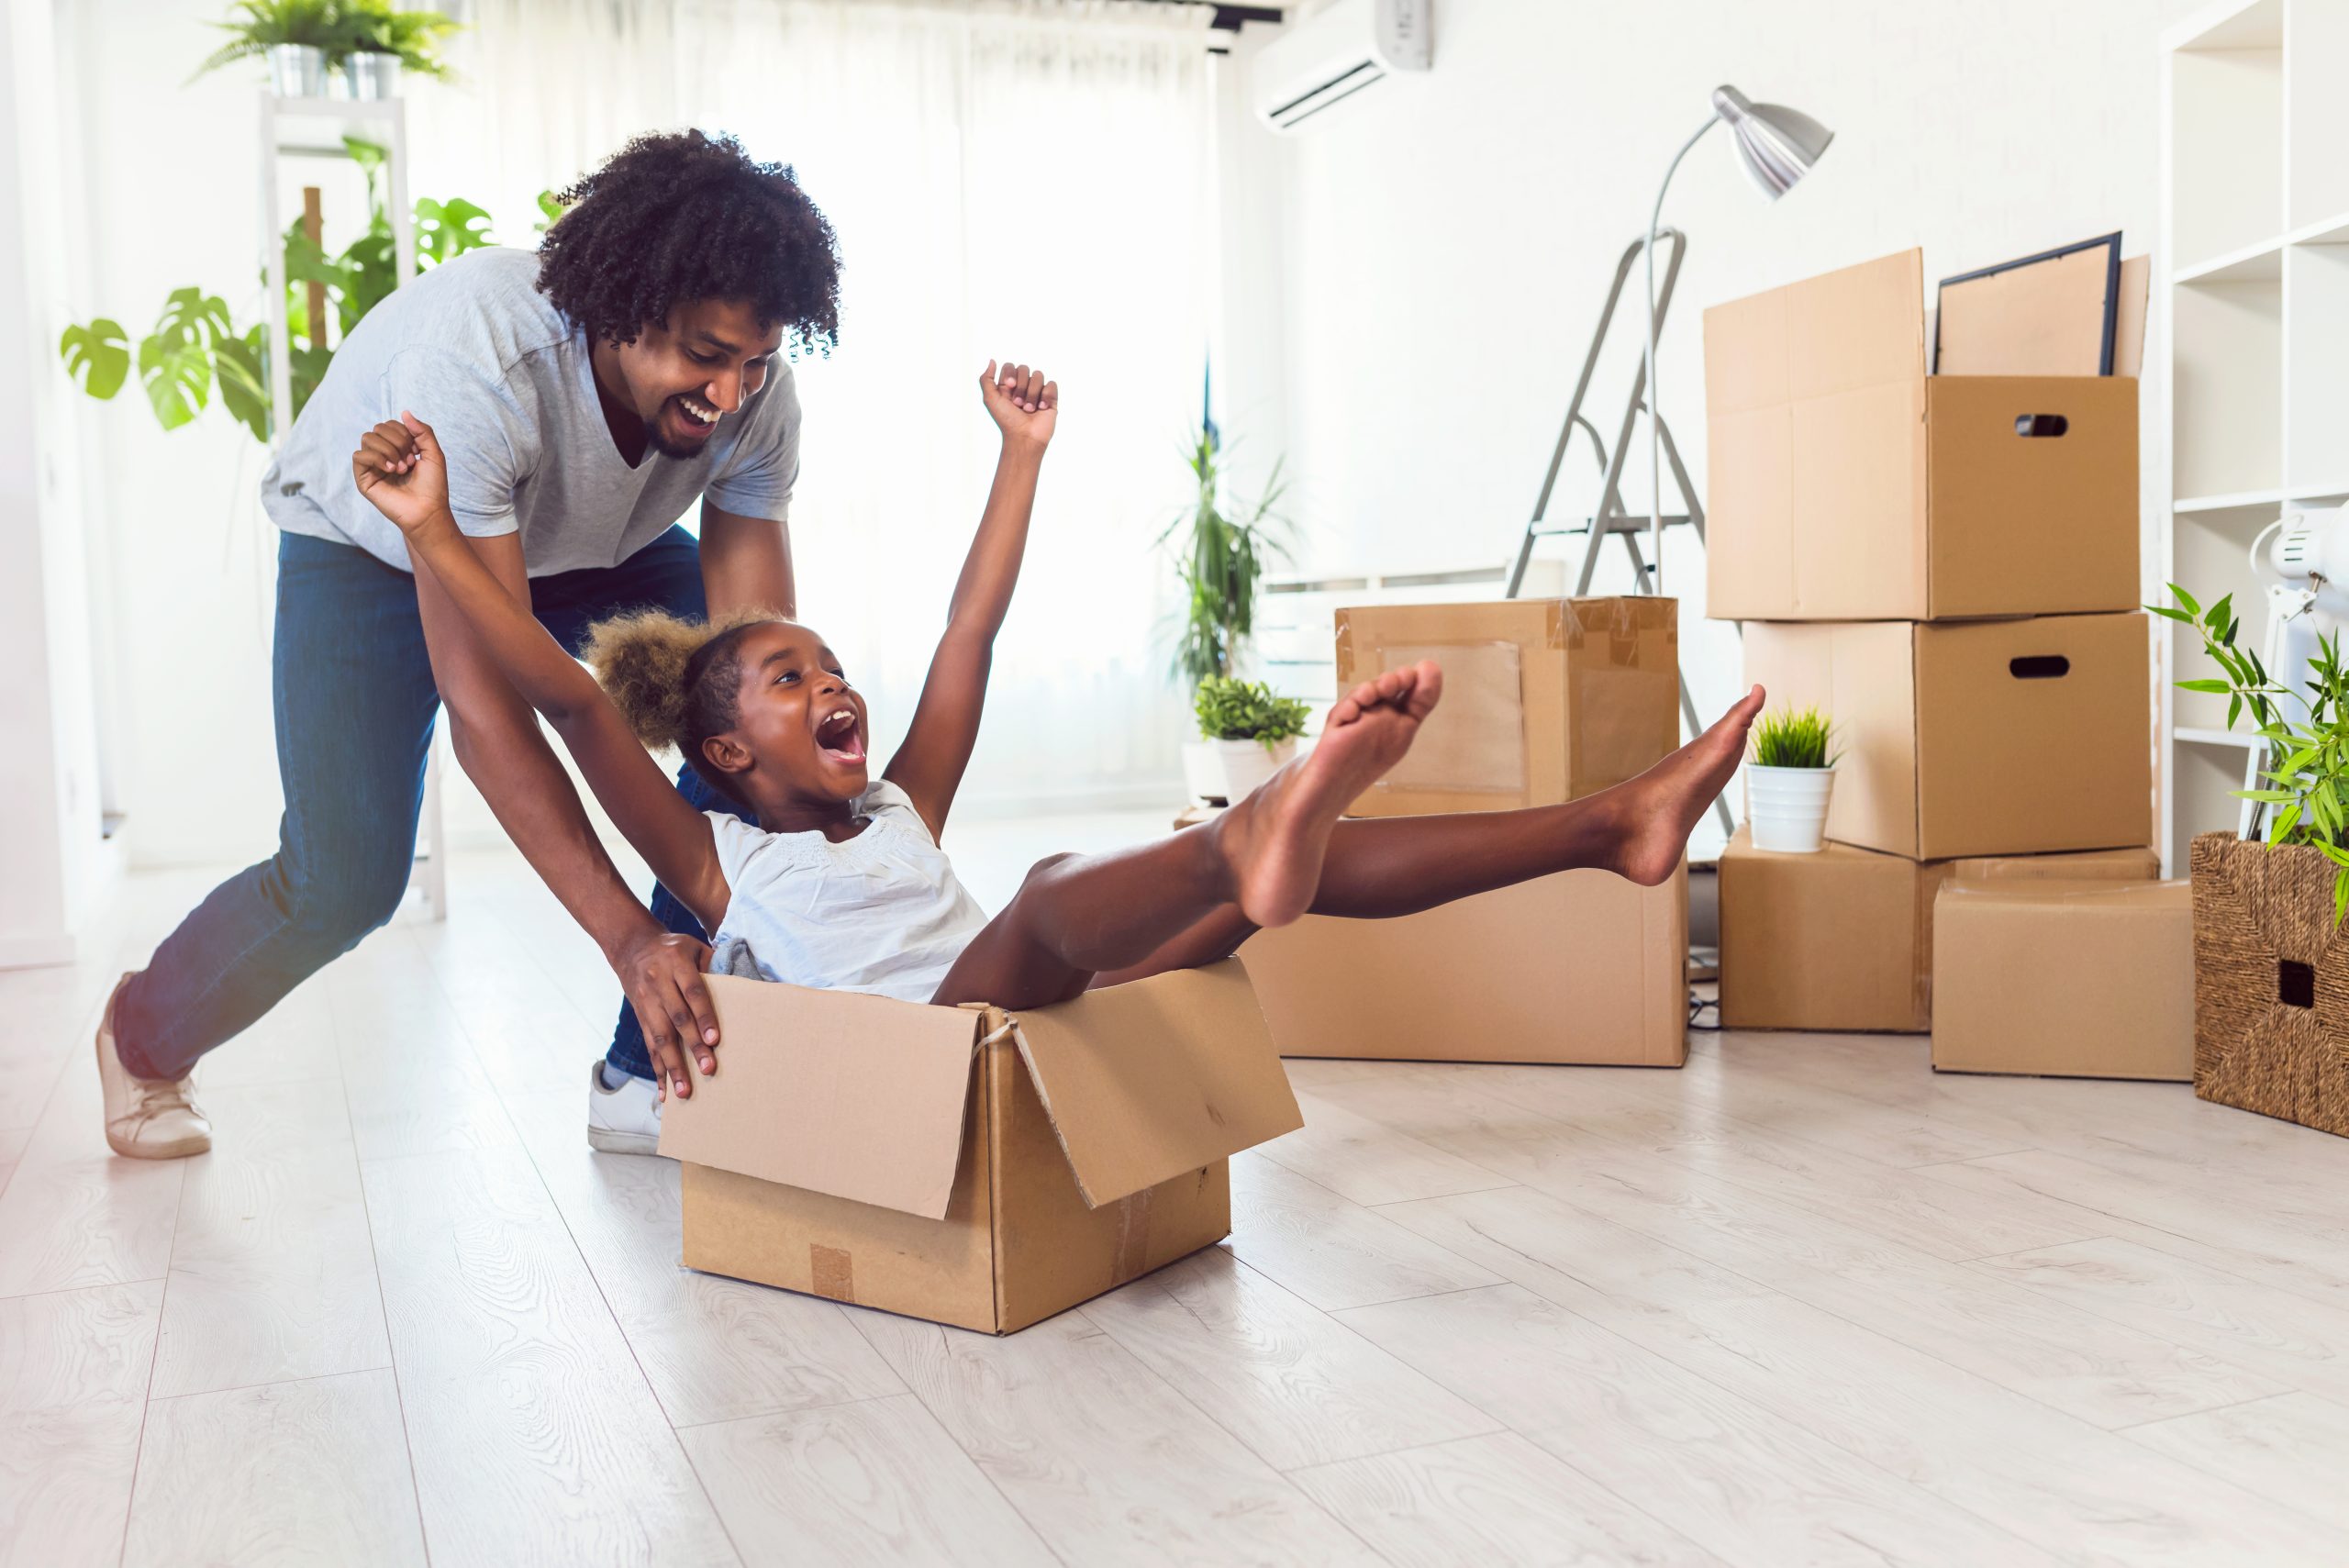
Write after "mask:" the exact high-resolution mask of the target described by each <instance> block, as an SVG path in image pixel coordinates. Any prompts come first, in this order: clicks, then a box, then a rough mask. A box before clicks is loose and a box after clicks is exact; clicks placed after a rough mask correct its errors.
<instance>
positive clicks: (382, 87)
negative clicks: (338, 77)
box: [342, 50, 400, 103]
mask: <svg viewBox="0 0 2349 1568" xmlns="http://www.w3.org/2000/svg"><path fill="white" fill-rule="evenodd" d="M342 75H343V80H344V82H345V83H348V84H349V85H350V88H351V96H352V97H353V98H356V99H358V100H359V101H360V102H361V103H377V102H380V101H382V100H383V99H385V98H396V97H398V96H399V95H400V57H399V56H398V55H396V54H378V53H375V52H374V51H373V50H368V51H365V52H362V53H359V54H354V55H352V56H351V57H350V58H349V59H347V60H345V61H343V62H342Z"/></svg>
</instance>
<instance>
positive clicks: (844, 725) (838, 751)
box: [816, 707, 864, 768]
mask: <svg viewBox="0 0 2349 1568" xmlns="http://www.w3.org/2000/svg"><path fill="white" fill-rule="evenodd" d="M816 744H817V746H818V748H819V749H820V750H821V751H823V753H824V756H825V757H826V758H827V759H828V760H829V761H831V762H837V763H839V764H840V765H841V766H842V767H844V768H846V767H859V766H862V765H863V762H864V733H863V726H861V725H859V724H858V723H857V721H856V710H855V709H854V708H848V707H844V708H840V709H838V710H836V711H834V712H833V713H831V714H830V715H829V716H828V717H826V718H825V719H824V721H823V722H822V723H821V724H818V726H816Z"/></svg>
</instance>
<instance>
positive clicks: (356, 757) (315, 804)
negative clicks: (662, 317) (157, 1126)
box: [115, 528, 743, 1078]
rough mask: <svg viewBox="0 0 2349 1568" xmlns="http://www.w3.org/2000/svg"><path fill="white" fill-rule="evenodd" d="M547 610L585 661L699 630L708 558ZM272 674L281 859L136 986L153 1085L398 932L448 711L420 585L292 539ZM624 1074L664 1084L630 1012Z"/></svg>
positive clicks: (331, 545) (573, 594)
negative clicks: (343, 960)
mask: <svg viewBox="0 0 2349 1568" xmlns="http://www.w3.org/2000/svg"><path fill="white" fill-rule="evenodd" d="M530 607H531V609H532V610H533V611H534V612H535V613H536V614H537V616H538V617H539V622H540V625H542V626H544V627H545V628H547V630H548V631H549V632H551V633H552V634H553V635H554V637H555V639H556V640H558V641H560V642H561V643H562V645H563V646H564V647H566V648H569V649H572V650H573V651H576V650H577V649H578V648H579V646H580V644H581V643H582V642H583V641H584V639H585V637H586V633H587V628H588V627H589V626H591V625H592V624H594V623H595V622H596V621H599V620H602V619H603V618H605V617H607V616H611V615H616V614H618V613H619V612H621V611H624V610H630V609H645V608H651V607H658V608H661V609H665V610H668V611H669V612H670V613H672V614H674V615H679V616H691V617H699V616H700V615H701V614H702V613H703V607H704V600H703V597H702V582H701V548H700V546H699V545H698V544H697V543H696V541H695V539H694V537H693V536H692V535H691V534H689V533H687V532H686V531H685V529H683V528H671V529H670V530H669V531H668V532H667V533H665V534H662V536H661V537H660V538H659V539H654V540H653V541H652V542H651V544H649V545H646V546H645V547H644V548H643V549H642V550H638V551H637V552H636V553H635V554H634V555H631V556H629V558H628V559H627V560H626V561H623V562H620V563H619V564H618V566H613V567H607V568H599V569H594V570H589V571H583V572H564V573H556V574H555V575H553V576H550V577H539V578H534V579H533V580H532V581H531V583H530ZM271 673H272V684H273V688H274V693H275V708H276V718H277V768H278V777H279V780H280V782H281V784H283V786H284V795H285V813H284V817H281V818H280V820H279V824H278V843H277V853H275V854H274V855H273V856H271V857H270V858H269V859H268V860H265V861H262V862H260V863H259V864H258V865H251V866H248V867H246V868H245V869H244V870H243V871H241V872H239V873H237V874H236V875H235V876H232V877H230V878H229V879H228V881H226V882H224V883H222V884H220V885H219V886H217V887H216V888H214V889H213V890H212V892H211V894H210V895H208V896H207V897H206V899H205V900H204V902H203V903H201V904H199V905H197V906H196V907H195V911H194V912H193V913H191V914H190V915H189V916H188V917H187V918H186V919H184V920H183V921H181V922H180V925H179V929H177V930H175V931H173V933H172V934H171V935H170V936H169V937H166V938H165V939H164V940H163V943H162V945H161V947H159V948H157V949H156V950H155V956H154V957H153V958H152V959H151V960H150V961H149V962H148V965H147V967H146V968H145V969H144V970H142V971H141V972H139V973H138V974H137V975H135V976H133V977H132V979H131V981H130V984H128V985H127V986H125V987H124V988H123V992H122V996H121V999H120V1001H119V1002H118V1003H117V1006H116V1011H115V1024H116V1039H117V1043H118V1047H119V1049H120V1051H121V1053H122V1061H123V1065H124V1066H125V1067H128V1069H129V1070H130V1071H131V1072H132V1073H137V1074H138V1075H139V1076H140V1077H142V1078H177V1077H180V1076H182V1075H183V1074H184V1073H186V1072H187V1070H188V1069H189V1068H191V1067H193V1066H195V1062H196V1059H197V1058H198V1057H201V1056H202V1055H204V1053H205V1052H206V1051H210V1050H212V1049H213V1048H214V1047H215V1046H217V1045H219V1044H221V1043H222V1042H223V1041H225V1040H229V1039H231V1038H232V1037H234V1036H235V1035H237V1034H238V1033H239V1032H241V1031H242V1030H243V1029H245V1028H246V1027H247V1026H249V1025H250V1024H251V1023H252V1022H253V1021H254V1020H255V1019H257V1018H260V1017H261V1016H262V1014H263V1013H266V1012H267V1011H269V1009H270V1008H272V1007H273V1006H276V1005H277V1002H278V1000H279V998H281V997H283V996H284V995H285V994H286V993H287V992H289V991H291V990H293V989H294V987H295V986H296V985H299V984H301V983H302V982H303V981H304V980H306V979H307V978H309V976H310V975H312V974H313V973H317V971H318V970H319V969H322V968H324V967H325V966H326V965H327V964H328V962H331V961H332V960H334V959H335V958H338V957H340V955H341V954H343V953H346V952H348V951H351V949H352V948H353V947H355V946H357V945H358V943H359V940H360V939H361V938H362V937H364V936H365V935H366V934H367V933H368V932H370V931H372V930H373V929H375V928H376V927H378V926H381V925H382V924H384V922H385V921H386V920H389V919H390V918H391V917H392V915H393V913H394V912H395V910H397V909H398V907H399V904H400V899H401V897H402V895H404V894H405V893H406V889H407V881H408V868H409V865H410V863H411V862H413V861H414V859H415V856H416V823H417V813H418V811H419V810H420V809H421V808H422V806H423V802H424V762H425V757H426V754H427V752H428V750H429V747H430V746H431V743H432V729H433V725H434V723H435V722H436V720H437V718H438V716H439V713H440V692H439V690H438V689H437V688H436V687H435V686H434V685H433V684H432V666H431V662H430V661H429V659H428V658H427V657H426V654H425V648H424V627H423V623H422V621H421V620H420V619H419V617H418V616H417V608H416V580H415V579H414V578H412V577H410V576H409V575H408V574H407V573H405V572H401V571H399V570H397V569H395V568H394V567H390V566H386V565H384V563H383V562H380V561H378V560H376V559H375V558H374V557H373V556H372V555H370V554H368V553H367V552H366V551H365V550H361V549H359V548H358V547H356V546H355V545H348V544H339V543H335V542H332V541H330V540H327V539H312V538H309V537H308V536H306V535H304V534H283V535H281V536H280V537H279V541H278V550H277V630H276V643H275V648H274V651H273V655H272V671H271ZM677 787H678V789H679V790H680V791H682V792H683V793H684V795H685V798H686V799H687V800H690V801H691V802H693V804H694V805H695V806H698V807H701V808H703V809H705V810H736V811H737V815H743V814H742V813H740V811H739V810H738V809H737V808H736V807H734V806H733V805H732V803H731V802H729V801H727V800H726V799H724V798H723V797H721V796H719V795H715V794H712V793H710V792H709V791H707V789H705V788H704V787H703V785H702V783H701V781H700V780H699V779H698V778H696V777H695V776H694V774H693V773H692V771H691V770H690V769H685V770H682V771H680V773H679V774H678V779H677ZM652 913H653V916H654V917H655V918H657V919H658V920H660V922H661V923H662V925H664V926H666V927H667V928H668V929H670V930H673V931H679V932H683V933H685V934H686V935H688V936H696V937H698V936H702V935H704V933H703V931H702V929H701V924H700V922H699V921H697V920H696V919H695V918H694V917H693V915H692V913H691V912H690V911H688V910H687V909H686V908H685V906H684V905H682V904H680V903H678V902H677V901H676V899H675V898H674V897H672V896H671V895H670V894H669V890H668V889H667V888H665V887H655V888H654V889H653V894H652ZM607 1061H609V1062H611V1063H612V1065H613V1066H614V1067H616V1068H618V1069H620V1070H622V1071H624V1072H628V1073H634V1074H635V1075H636V1076H638V1077H640V1078H650V1077H651V1076H652V1064H651V1061H650V1060H649V1059H648V1058H647V1056H646V1054H645V1050H644V1036H643V1034H642V1032H641V1031H640V1029H638V1027H637V1022H636V1015H635V1013H634V1012H633V1011H632V1010H630V1009H629V1006H628V1005H627V1004H626V1003H625V1002H623V1003H622V1004H621V1006H620V1017H619V1024H618V1029H616V1030H615V1031H614V1034H613V1037H612V1044H611V1049H610V1051H609V1052H608V1053H607Z"/></svg>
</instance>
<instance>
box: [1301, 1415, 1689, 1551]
mask: <svg viewBox="0 0 2349 1568" xmlns="http://www.w3.org/2000/svg"><path fill="white" fill-rule="evenodd" d="M1290 1479H1292V1480H1294V1481H1295V1482H1296V1483H1297V1485H1300V1486H1302V1487H1304V1488H1305V1490H1306V1491H1307V1492H1308V1493H1309V1494H1310V1495H1311V1496H1313V1497H1315V1498H1316V1499H1318V1500H1319V1502H1320V1504H1321V1506H1322V1507H1325V1508H1327V1509H1329V1510H1330V1512H1331V1513H1332V1514H1335V1515H1336V1516H1338V1517H1339V1518H1342V1519H1351V1520H1353V1522H1354V1524H1355V1526H1356V1527H1357V1528H1358V1529H1361V1530H1362V1531H1363V1533H1364V1534H1365V1535H1367V1536H1368V1537H1369V1538H1370V1539H1371V1540H1375V1541H1376V1542H1377V1543H1378V1550H1379V1553H1380V1555H1382V1556H1384V1557H1385V1558H1386V1561H1387V1562H1390V1563H1393V1564H1394V1565H1395V1568H1569V1565H1575V1564H1579V1565H1582V1568H1619V1565H1636V1564H1654V1565H1655V1568H1718V1565H1719V1564H1720V1562H1721V1559H1720V1558H1718V1557H1716V1556H1714V1555H1713V1554H1712V1553H1711V1552H1709V1551H1705V1550H1704V1549H1703V1548H1702V1547H1699V1546H1698V1545H1697V1544H1696V1542H1694V1541H1692V1540H1689V1539H1688V1538H1687V1536H1684V1535H1682V1534H1680V1533H1679V1532H1678V1531H1676V1530H1674V1529H1669V1528H1668V1527H1666V1526H1665V1525H1664V1524H1662V1523H1660V1522H1658V1521H1657V1520H1655V1519H1653V1518H1649V1517H1648V1516H1647V1515H1645V1514H1643V1513H1641V1512H1640V1511H1639V1510H1638V1509H1637V1508H1634V1507H1631V1506H1630V1505H1629V1504H1627V1503H1625V1502H1624V1501H1623V1500H1622V1499H1621V1498H1620V1497H1618V1496H1615V1495H1614V1494H1613V1493H1611V1492H1609V1491H1608V1490H1607V1489H1606V1488H1605V1487H1603V1486H1601V1485H1598V1483H1597V1482H1595V1481H1593V1480H1591V1479H1590V1477H1588V1476H1587V1475H1585V1474H1584V1473H1582V1472H1581V1471H1579V1470H1576V1469H1575V1468H1574V1467H1573V1466H1572V1465H1569V1464H1566V1463H1564V1462H1562V1461H1560V1460H1559V1459H1557V1458H1556V1457H1555V1456H1553V1455H1552V1454H1550V1453H1547V1452H1545V1451H1543V1450H1542V1449H1541V1448H1540V1447H1539V1446H1537V1445H1536V1444H1534V1443H1531V1442H1529V1441H1527V1440H1525V1439H1524V1438H1521V1437H1520V1436H1518V1435H1517V1434H1516V1433H1515V1432H1498V1433H1495V1434H1494V1435H1492V1436H1490V1437H1481V1438H1461V1439H1459V1440H1455V1441H1453V1442H1448V1443H1437V1444H1434V1445H1431V1446H1430V1447H1427V1448H1412V1449H1403V1450H1400V1451H1397V1452H1394V1453H1385V1454H1377V1455H1374V1456H1372V1457H1370V1458H1366V1459H1349V1460H1341V1461H1340V1462H1337V1463H1334V1464H1323V1465H1317V1466H1314V1467H1313V1468H1311V1469H1308V1470H1299V1471H1297V1472H1296V1473H1294V1474H1293V1475H1292V1476H1291V1477H1290Z"/></svg>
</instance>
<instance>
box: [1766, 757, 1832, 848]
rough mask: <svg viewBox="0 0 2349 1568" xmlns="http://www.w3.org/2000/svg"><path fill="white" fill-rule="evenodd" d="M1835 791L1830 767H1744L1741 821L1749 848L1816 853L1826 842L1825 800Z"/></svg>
mask: <svg viewBox="0 0 2349 1568" xmlns="http://www.w3.org/2000/svg"><path fill="white" fill-rule="evenodd" d="M1834 793H1835V770H1834V769H1833V768H1765V767H1762V766H1760V765H1759V764H1756V763H1752V762H1749V763H1747V764H1746V767H1745V820H1746V821H1747V822H1748V823H1750V824H1751V825H1752V827H1753V847H1754V848H1755V849H1757V850H1774V851H1777V852H1778V853H1780V854H1792V855H1811V854H1817V853H1818V852H1819V851H1820V847H1821V846H1822V845H1824V844H1825V843H1826V841H1827V801H1828V797H1829V796H1830V795H1833V794H1834Z"/></svg>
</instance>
